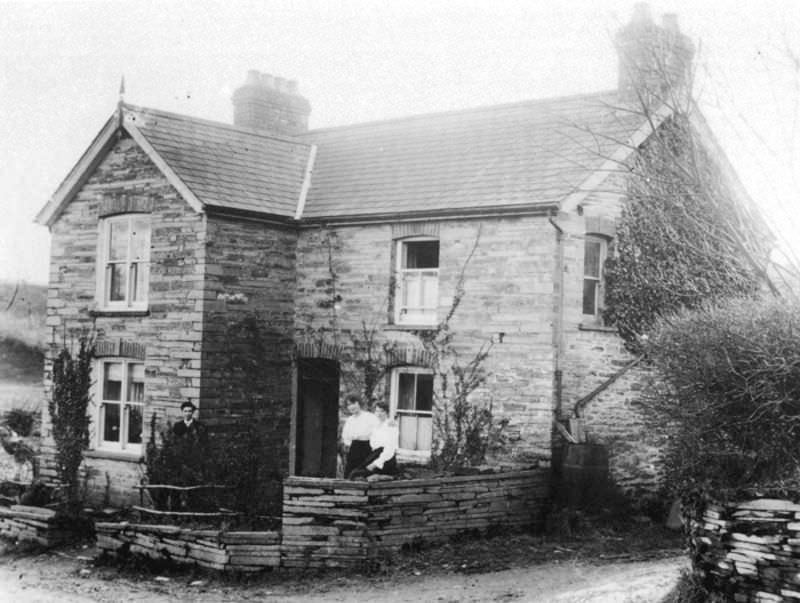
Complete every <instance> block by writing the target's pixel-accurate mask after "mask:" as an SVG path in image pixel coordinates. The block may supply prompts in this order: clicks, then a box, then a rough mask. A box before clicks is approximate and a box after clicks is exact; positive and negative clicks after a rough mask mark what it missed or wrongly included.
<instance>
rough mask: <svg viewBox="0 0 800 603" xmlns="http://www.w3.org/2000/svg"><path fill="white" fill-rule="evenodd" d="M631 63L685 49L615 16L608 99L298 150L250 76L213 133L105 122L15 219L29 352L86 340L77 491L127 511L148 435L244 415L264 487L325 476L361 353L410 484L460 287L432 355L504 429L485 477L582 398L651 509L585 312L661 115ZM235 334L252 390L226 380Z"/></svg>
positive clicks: (688, 51)
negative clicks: (165, 426) (375, 343)
mask: <svg viewBox="0 0 800 603" xmlns="http://www.w3.org/2000/svg"><path fill="white" fill-rule="evenodd" d="M654 40H655V41H656V42H657V43H658V44H660V45H662V46H664V48H666V52H667V55H666V56H667V58H668V64H669V73H668V77H667V84H666V85H667V86H672V87H673V88H674V87H676V86H680V85H682V83H683V78H684V77H685V73H686V70H687V69H688V66H689V63H690V62H691V58H692V45H691V43H690V42H689V41H688V39H687V38H686V36H684V35H683V34H682V33H680V32H679V31H678V28H677V23H676V21H675V19H674V16H665V17H664V21H663V23H662V24H661V25H658V24H655V23H654V22H653V21H652V19H651V18H650V16H649V13H647V10H646V7H643V6H639V7H638V8H637V12H636V14H635V15H634V18H633V20H632V22H631V23H630V24H629V25H628V26H626V27H625V28H624V29H622V30H621V31H620V32H619V35H618V38H617V50H618V52H619V61H620V72H619V73H620V80H619V87H618V89H617V90H612V91H608V92H598V93H592V94H582V95H578V96H570V97H562V98H552V99H543V100H532V101H526V102H518V103H513V104H507V105H499V106H490V107H480V108H475V109H469V110H463V111H452V112H447V113H440V114H430V115H421V116H414V117H409V118H403V119H394V120H389V121H383V122H372V123H364V124H356V125H352V126H344V127H336V128H329V129H321V130H313V129H312V130H309V129H308V119H309V114H310V111H311V106H310V104H309V102H308V101H307V100H306V99H305V98H303V97H302V96H300V94H299V93H298V86H297V84H296V82H294V81H287V80H285V79H283V78H279V77H272V76H270V75H267V74H263V73H259V72H255V71H251V72H250V73H249V74H248V75H247V80H246V82H245V83H244V85H243V86H241V87H240V88H239V89H238V90H236V92H235V93H234V95H233V105H234V114H233V124H232V125H231V124H225V123H217V122H212V121H206V120H202V119H197V118H194V117H188V116H184V115H176V114H172V113H167V112H163V111H159V110H154V109H146V108H142V107H136V106H131V105H129V104H126V103H124V102H122V101H121V102H120V104H119V106H118V107H117V109H116V111H115V112H114V113H113V114H112V115H111V117H110V118H109V119H108V121H107V122H106V123H105V125H104V126H103V127H102V129H101V130H100V132H99V133H98V134H97V136H96V138H95V139H94V141H93V142H92V144H91V145H90V146H89V148H88V149H87V150H86V152H85V153H84V155H83V156H82V157H81V158H80V160H79V161H78V163H77V164H76V165H75V167H74V168H73V169H72V171H71V172H70V173H69V174H68V175H67V177H66V178H65V180H64V181H63V183H62V184H61V185H60V186H59V188H58V190H57V191H56V192H55V194H54V195H53V197H52V199H51V200H50V201H49V202H48V203H47V205H46V206H45V207H44V208H43V209H42V210H41V212H40V214H39V215H38V218H37V220H38V222H39V223H41V224H43V225H46V226H47V227H48V228H49V229H50V231H51V233H52V250H51V263H50V283H49V297H48V317H47V324H48V326H49V327H50V328H51V329H52V331H53V341H54V342H60V341H61V340H62V339H61V338H62V336H63V334H65V333H72V332H76V331H81V330H84V331H91V332H92V333H93V334H94V336H95V339H96V346H97V347H96V354H97V358H96V365H95V369H94V380H95V382H96V387H95V391H94V395H93V405H92V413H93V414H92V429H93V433H92V440H91V449H90V450H89V451H88V452H87V454H86V456H87V464H88V465H89V466H90V467H91V468H92V469H93V470H94V471H95V475H97V476H99V477H97V478H96V482H95V487H96V489H98V490H100V489H104V488H105V489H106V490H107V491H108V492H109V494H110V498H111V500H112V501H123V500H128V499H130V498H131V497H132V496H134V495H135V493H136V490H135V486H136V485H137V484H138V483H139V481H140V479H141V477H142V471H143V470H142V465H141V459H142V456H143V454H144V446H145V444H146V439H147V437H148V433H149V431H148V425H149V423H150V420H151V417H153V416H155V417H157V418H158V420H159V421H167V420H174V419H175V418H177V417H178V415H179V410H178V409H179V407H180V404H181V403H182V402H184V401H187V400H189V401H191V402H193V403H195V404H196V405H197V406H198V407H199V409H200V414H201V417H202V418H203V420H204V421H206V422H208V423H210V424H211V425H212V426H216V427H219V428H224V427H225V426H230V425H235V424H236V423H237V422H240V421H246V420H247V417H248V413H251V412H253V409H254V405H255V406H256V410H257V412H259V413H261V414H262V415H264V414H266V415H267V416H268V418H269V421H268V424H269V425H270V429H269V432H265V433H264V434H263V437H264V438H265V439H266V440H267V441H268V442H269V444H270V446H271V451H272V455H273V456H274V459H275V461H274V462H275V466H276V468H277V469H278V470H279V471H280V472H281V473H282V474H284V475H288V474H300V475H329V476H330V475H334V473H335V469H336V467H335V456H336V446H337V426H338V424H339V421H340V400H342V399H343V398H344V396H345V395H346V394H347V393H349V392H348V391H347V390H348V383H350V382H351V380H350V379H349V377H351V376H352V375H350V374H349V372H350V371H352V370H354V369H353V367H352V363H348V362H345V361H343V360H342V357H341V355H342V353H343V352H342V350H344V349H346V348H347V347H348V345H351V344H352V342H353V341H356V340H357V339H358V334H359V333H368V334H369V333H371V334H372V335H371V336H374V337H377V338H378V339H379V340H380V341H381V342H383V343H384V344H387V345H389V347H391V349H392V354H391V359H390V360H389V361H387V367H386V372H385V374H384V375H381V379H380V383H379V387H378V388H376V390H375V392H376V394H375V395H376V397H378V398H381V399H385V400H386V401H387V402H389V403H390V404H391V407H392V411H393V413H395V414H396V415H397V416H398V419H399V421H400V428H401V448H402V451H401V452H402V456H403V458H404V459H406V461H407V462H412V461H413V462H422V463H424V462H426V460H427V459H428V458H429V456H430V449H431V440H432V413H433V408H432V403H431V399H432V388H433V382H432V381H433V380H432V377H431V372H430V369H429V367H428V366H427V365H426V362H425V358H424V354H422V353H420V347H419V345H418V342H419V336H420V334H421V333H422V334H424V333H425V332H426V331H430V330H432V329H434V328H435V327H436V325H437V324H438V323H439V322H440V321H441V320H442V319H443V318H444V316H445V315H446V314H447V313H448V311H449V309H450V307H451V305H452V303H453V299H454V296H455V295H456V294H457V289H458V286H459V284H462V285H463V290H464V294H463V297H461V298H460V304H459V307H458V309H457V311H456V312H455V314H454V315H453V317H452V319H451V322H450V326H451V328H452V332H453V333H454V334H455V335H454V336H455V339H454V342H455V344H456V346H457V347H458V349H460V350H461V351H462V352H463V353H464V354H465V355H469V354H474V353H475V351H476V350H478V349H480V346H482V345H485V344H486V342H488V341H493V347H492V350H491V353H490V355H489V356H488V358H487V359H486V362H485V366H486V369H487V370H488V371H489V372H490V377H489V380H488V381H487V383H486V384H485V385H484V387H483V389H482V392H481V393H482V394H483V396H484V398H486V399H491V401H492V404H493V409H494V414H495V419H496V420H498V421H499V420H504V421H505V422H506V423H507V426H506V429H505V438H506V442H507V446H506V450H505V453H504V454H505V456H504V457H503V459H505V460H507V461H509V462H511V461H521V462H524V461H525V460H526V459H531V458H540V459H541V458H545V459H549V458H550V457H551V455H552V454H553V450H554V447H555V446H556V445H558V444H559V443H560V442H561V439H560V436H559V435H558V434H559V431H557V430H556V429H555V428H554V421H559V422H562V421H564V420H565V419H567V418H568V417H569V416H571V413H572V410H573V406H574V405H575V403H576V402H577V401H578V400H581V399H584V400H583V401H582V406H583V407H584V409H583V410H584V416H585V417H586V425H585V428H586V430H587V432H588V433H589V435H590V437H591V438H593V439H594V440H596V441H607V442H609V443H611V444H612V472H613V474H614V477H615V478H616V480H617V482H618V483H619V484H620V485H621V486H622V487H623V488H627V489H630V488H635V487H638V486H647V485H649V484H652V483H653V477H654V475H655V473H656V470H655V468H654V466H653V462H654V459H655V458H656V456H657V442H651V441H649V440H648V437H647V434H646V430H645V429H644V427H643V425H642V422H641V420H640V418H639V416H638V414H637V412H636V408H635V400H636V396H637V391H638V389H639V387H640V381H641V379H642V378H644V377H645V375H643V373H642V372H641V371H637V370H631V371H628V372H627V373H625V374H624V375H621V378H619V379H616V380H615V381H614V383H613V384H610V380H612V379H614V378H616V377H620V374H619V373H620V369H622V368H623V367H625V366H626V365H627V363H628V362H629V361H630V360H631V358H630V357H628V356H627V354H626V352H625V351H624V348H623V346H622V341H621V339H620V338H619V337H618V336H617V334H616V331H615V329H614V328H613V326H611V325H606V324H604V323H603V320H602V308H603V260H604V258H605V256H606V254H607V253H608V252H609V248H610V244H611V243H612V241H613V238H614V219H615V217H616V216H617V215H618V212H619V209H620V204H621V202H622V199H623V196H624V190H625V182H624V176H623V175H621V172H620V170H619V169H618V167H619V166H620V165H621V164H622V163H623V162H624V161H625V160H626V158H628V157H629V156H630V155H631V153H633V152H634V149H635V148H636V147H637V146H638V145H640V144H642V143H643V142H644V141H646V140H647V139H648V137H649V136H650V135H651V134H652V132H653V131H654V128H658V127H659V125H660V124H661V123H662V122H663V121H664V120H666V119H668V118H669V116H670V114H671V109H670V107H669V104H665V103H662V102H658V94H659V93H661V92H664V91H665V90H666V89H667V88H665V87H664V81H665V80H664V74H663V73H661V72H659V73H655V71H656V70H655V69H651V68H649V67H648V63H647V57H648V53H649V52H650V51H651V50H652V45H653V41H654ZM645 107H646V110H645ZM695 125H696V128H697V129H698V131H699V132H700V134H701V135H702V137H703V140H704V141H706V143H707V144H708V145H711V146H712V147H713V149H714V151H715V153H716V154H717V156H719V157H720V158H721V160H720V161H721V162H723V163H724V161H725V160H724V157H723V156H722V155H721V153H720V152H719V150H718V149H717V148H716V147H715V143H714V142H713V137H712V136H711V135H710V133H709V132H708V130H707V128H706V127H705V125H704V124H703V122H702V121H701V120H700V119H699V116H697V119H696V124H695ZM723 167H725V168H726V169H727V165H725V166H723ZM730 177H731V179H732V181H733V182H735V177H734V176H733V175H732V173H731V174H730ZM255 331H258V341H257V342H256V344H257V346H256V349H257V350H258V353H257V354H256V355H255V356H251V357H250V360H249V361H250V363H251V366H250V372H247V371H244V372H242V369H241V367H238V368H237V367H235V366H234V367H231V358H232V357H235V355H236V354H237V349H238V347H240V346H241V345H244V344H243V342H244V341H245V340H246V341H249V342H250V343H253V334H254V332H255ZM348 342H350V343H348ZM55 349H56V345H55V344H54V346H53V350H51V357H52V352H53V351H54V350H55ZM384 349H386V347H384ZM47 370H49V369H47ZM237 371H240V372H239V373H237ZM237 375H238V377H237ZM253 375H256V376H257V382H256V381H253V380H252V379H253ZM47 377H48V373H46V382H47ZM253 383H257V387H256V388H254V387H252V385H253ZM604 384H606V385H609V387H607V388H605V389H604V391H603V392H602V393H601V394H599V395H597V396H594V397H592V398H591V399H586V395H587V394H589V393H590V392H593V391H596V390H597V389H598V387H599V386H602V385H604ZM248 385H249V386H251V387H249V388H248ZM46 425H47V419H46V418H45V426H46ZM614 442H616V443H619V442H624V443H625V445H624V446H622V447H620V448H618V454H616V455H615V454H614V448H613V443H614ZM45 450H46V453H47V454H49V455H52V443H50V445H49V446H47V447H46V449H45ZM46 471H47V469H46Z"/></svg>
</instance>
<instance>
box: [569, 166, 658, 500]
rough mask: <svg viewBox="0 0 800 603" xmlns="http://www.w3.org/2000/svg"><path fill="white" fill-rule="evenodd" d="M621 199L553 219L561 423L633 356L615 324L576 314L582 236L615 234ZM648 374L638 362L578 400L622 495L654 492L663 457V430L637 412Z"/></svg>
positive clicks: (597, 200) (593, 200)
mask: <svg viewBox="0 0 800 603" xmlns="http://www.w3.org/2000/svg"><path fill="white" fill-rule="evenodd" d="M616 180H619V179H618V178H617V179H616ZM622 186H623V183H622V182H620V181H616V182H612V181H609V183H608V187H607V188H608V189H609V190H613V189H614V188H618V190H619V188H620V187H622ZM604 188H606V187H604ZM620 203H621V199H620V197H619V195H618V194H617V195H614V194H609V195H605V196H600V195H593V196H590V197H589V198H588V199H587V200H586V201H585V202H584V204H583V210H582V215H579V214H578V213H570V214H566V213H559V214H558V217H557V221H558V224H559V226H560V227H561V228H562V230H563V235H562V245H563V251H562V254H563V270H562V272H563V281H562V282H561V283H560V284H561V286H562V287H563V310H562V311H561V315H560V319H561V324H562V329H563V335H562V336H561V340H562V342H563V343H562V352H561V354H560V366H561V369H562V382H561V399H560V401H558V402H557V406H558V407H559V408H558V416H559V417H560V418H561V420H562V421H563V422H564V423H565V424H566V423H567V421H568V419H569V418H571V417H574V409H575V406H576V403H577V402H578V401H579V400H581V399H582V398H584V397H585V396H587V395H588V394H590V393H591V392H593V391H594V390H595V389H596V388H598V387H599V386H601V385H603V384H604V383H606V382H607V381H608V380H609V379H610V378H612V377H614V376H615V375H616V374H617V373H618V372H619V371H620V370H621V369H623V368H624V367H625V366H626V365H627V364H628V363H630V362H631V361H633V360H634V356H633V355H631V354H630V353H629V352H628V351H627V350H625V347H624V345H623V341H622V339H621V338H620V337H619V336H618V335H617V333H616V329H615V328H612V327H608V326H606V325H604V324H603V323H602V321H600V320H597V319H593V318H592V317H591V316H585V315H583V314H582V295H583V274H584V256H583V254H584V243H585V239H586V235H587V234H599V235H603V236H608V235H613V234H614V220H615V219H616V217H617V215H618V213H619V210H620ZM611 240H612V239H610V238H609V241H611ZM556 340H558V335H556ZM652 379H653V375H652V374H651V373H650V371H649V370H648V369H647V368H646V367H645V365H643V364H640V365H638V366H636V367H635V368H634V369H632V370H630V371H628V372H626V373H624V374H623V375H622V376H621V377H620V378H619V379H617V380H616V381H615V382H614V383H613V384H612V385H610V386H609V387H608V388H607V389H605V390H604V391H603V392H601V393H600V394H598V395H597V396H595V397H594V398H592V399H591V400H590V401H588V402H587V403H586V404H584V405H583V408H582V410H581V415H582V416H583V418H584V429H585V432H586V435H587V437H588V440H589V441H590V442H592V443H597V444H603V445H604V446H606V448H607V449H608V452H609V469H610V473H611V478H612V480H613V482H614V483H615V484H616V486H617V487H618V488H619V489H620V490H622V491H623V492H626V493H628V494H633V495H638V494H642V493H643V494H647V495H653V494H655V493H656V491H657V490H658V487H659V479H660V476H661V474H662V473H663V467H662V464H661V458H662V450H663V444H664V441H665V438H666V435H665V434H664V433H663V432H658V431H654V430H653V429H652V426H650V425H648V424H647V421H646V416H645V413H644V411H643V402H645V398H646V395H647V393H648V391H649V390H650V389H651V385H650V384H651V381H652ZM561 444H563V438H560V436H559V437H558V438H557V439H556V443H555V448H559V447H560V445H561ZM556 456H558V455H556Z"/></svg>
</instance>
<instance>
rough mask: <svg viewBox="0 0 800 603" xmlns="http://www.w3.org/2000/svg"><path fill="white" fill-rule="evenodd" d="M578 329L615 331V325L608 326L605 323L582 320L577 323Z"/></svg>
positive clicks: (601, 331)
mask: <svg viewBox="0 0 800 603" xmlns="http://www.w3.org/2000/svg"><path fill="white" fill-rule="evenodd" d="M578 330H579V331H598V332H600V333H617V327H609V326H606V325H601V324H595V323H591V322H582V323H580V324H579V325H578Z"/></svg>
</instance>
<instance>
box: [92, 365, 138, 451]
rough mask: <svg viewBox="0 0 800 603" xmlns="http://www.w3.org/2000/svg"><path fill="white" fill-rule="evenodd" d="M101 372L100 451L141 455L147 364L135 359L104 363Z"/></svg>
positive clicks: (98, 438) (98, 423)
mask: <svg viewBox="0 0 800 603" xmlns="http://www.w3.org/2000/svg"><path fill="white" fill-rule="evenodd" d="M97 369H98V370H97V372H96V373H95V375H96V376H97V379H98V381H97V383H98V394H99V395H98V396H96V397H95V400H96V401H97V403H98V417H97V424H96V425H97V427H96V429H97V446H98V448H103V449H111V450H121V451H125V452H130V453H132V454H135V453H141V452H142V432H143V420H142V415H143V405H144V364H143V363H142V362H135V361H131V360H120V359H114V360H100V361H98V367H97Z"/></svg>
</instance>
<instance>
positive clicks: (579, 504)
mask: <svg viewBox="0 0 800 603" xmlns="http://www.w3.org/2000/svg"><path fill="white" fill-rule="evenodd" d="M561 469H562V484H561V487H562V500H563V501H564V502H565V503H566V504H567V505H568V506H569V507H570V508H574V509H586V508H590V507H594V506H597V505H600V504H602V502H603V499H604V497H605V496H606V495H607V494H608V492H609V484H610V479H609V475H608V450H606V448H605V446H602V445H600V444H567V447H566V450H565V451H564V460H563V463H562V466H561Z"/></svg>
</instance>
